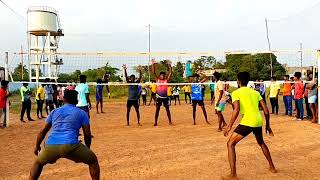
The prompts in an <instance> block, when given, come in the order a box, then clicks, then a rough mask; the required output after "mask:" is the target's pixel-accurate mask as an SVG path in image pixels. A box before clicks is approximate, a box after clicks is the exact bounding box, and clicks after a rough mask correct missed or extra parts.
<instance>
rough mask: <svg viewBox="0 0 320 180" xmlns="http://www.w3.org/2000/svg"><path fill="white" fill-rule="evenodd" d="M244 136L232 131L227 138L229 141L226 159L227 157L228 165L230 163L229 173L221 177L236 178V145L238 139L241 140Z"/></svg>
mask: <svg viewBox="0 0 320 180" xmlns="http://www.w3.org/2000/svg"><path fill="white" fill-rule="evenodd" d="M243 138H244V136H242V135H240V134H237V133H235V132H234V133H232V135H231V137H230V138H229V141H228V143H227V147H228V159H229V165H230V174H229V175H227V176H223V177H222V179H237V169H236V150H235V148H236V145H237V143H238V142H239V141H241V140H242V139H243Z"/></svg>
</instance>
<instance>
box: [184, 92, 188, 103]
mask: <svg viewBox="0 0 320 180" xmlns="http://www.w3.org/2000/svg"><path fill="white" fill-rule="evenodd" d="M184 100H185V102H186V104H188V100H187V93H184Z"/></svg>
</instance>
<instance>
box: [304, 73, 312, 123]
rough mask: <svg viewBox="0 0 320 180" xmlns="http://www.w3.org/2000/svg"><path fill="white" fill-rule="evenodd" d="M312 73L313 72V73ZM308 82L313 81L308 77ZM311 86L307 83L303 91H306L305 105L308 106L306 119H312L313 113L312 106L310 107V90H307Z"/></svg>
mask: <svg viewBox="0 0 320 180" xmlns="http://www.w3.org/2000/svg"><path fill="white" fill-rule="evenodd" d="M309 73H310V72H308V74H309ZM311 73H312V72H311ZM308 74H307V76H308ZM311 77H312V75H311ZM307 81H312V79H311V80H309V77H307ZM308 85H309V83H308V82H306V83H305V84H304V87H303V89H304V101H305V104H306V111H307V116H306V117H305V118H307V119H312V111H311V109H310V106H309V101H308V100H309V99H308V97H309V95H308V94H309V90H308V88H307V86H308Z"/></svg>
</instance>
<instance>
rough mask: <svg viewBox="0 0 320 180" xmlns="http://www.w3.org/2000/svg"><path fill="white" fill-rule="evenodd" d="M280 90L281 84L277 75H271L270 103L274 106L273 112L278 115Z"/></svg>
mask: <svg viewBox="0 0 320 180" xmlns="http://www.w3.org/2000/svg"><path fill="white" fill-rule="evenodd" d="M279 92H280V85H279V84H278V83H277V82H276V77H274V76H273V77H271V83H270V96H269V97H270V103H271V108H272V113H271V114H276V115H278V111H279V102H278V96H279Z"/></svg>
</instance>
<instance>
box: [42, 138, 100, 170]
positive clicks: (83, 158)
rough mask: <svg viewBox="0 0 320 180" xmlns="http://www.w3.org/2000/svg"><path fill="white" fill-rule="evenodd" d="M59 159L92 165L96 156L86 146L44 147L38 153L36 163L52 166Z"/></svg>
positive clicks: (80, 144)
mask: <svg viewBox="0 0 320 180" xmlns="http://www.w3.org/2000/svg"><path fill="white" fill-rule="evenodd" d="M60 158H66V159H69V160H72V161H74V162H76V163H80V162H82V163H85V164H92V163H94V162H95V161H96V155H95V154H94V153H93V151H91V150H90V149H89V148H88V147H87V146H85V145H84V144H82V143H79V144H64V145H46V146H45V147H44V149H42V150H41V151H40V154H39V155H38V158H37V162H39V163H40V164H43V165H44V164H48V163H50V164H53V163H55V162H56V161H57V160H58V159H60Z"/></svg>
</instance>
